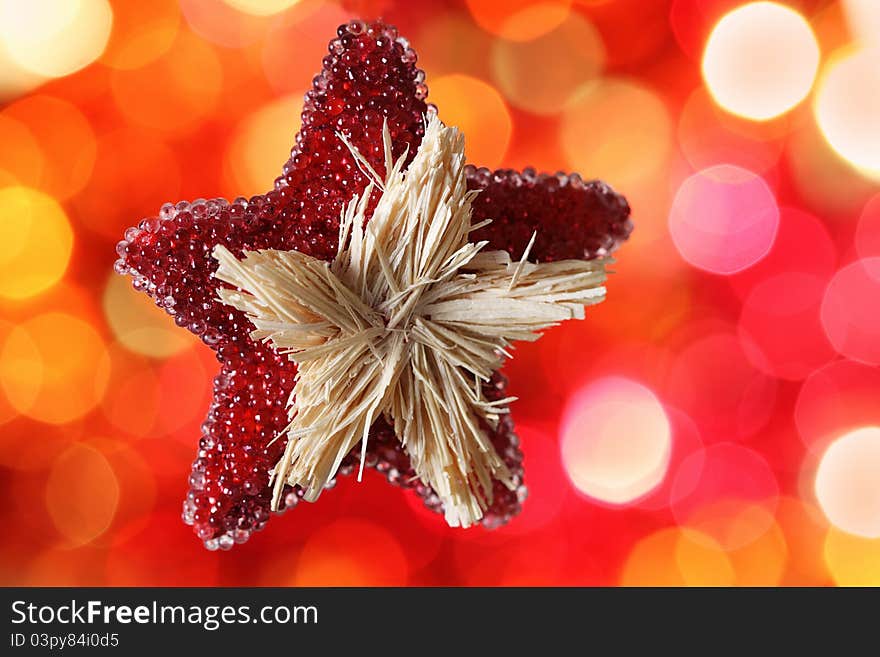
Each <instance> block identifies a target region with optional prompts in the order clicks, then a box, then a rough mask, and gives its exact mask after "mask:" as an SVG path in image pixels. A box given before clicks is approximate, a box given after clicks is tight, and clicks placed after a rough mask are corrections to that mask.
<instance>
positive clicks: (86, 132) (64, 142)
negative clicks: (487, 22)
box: [0, 94, 96, 200]
mask: <svg viewBox="0 0 880 657" xmlns="http://www.w3.org/2000/svg"><path fill="white" fill-rule="evenodd" d="M3 115H4V116H7V117H11V118H13V119H15V120H17V121H19V122H21V124H22V125H24V126H26V127H27V129H28V130H29V131H30V133H31V135H33V137H34V140H35V141H36V144H37V146H38V147H39V149H40V152H41V153H42V155H43V160H44V166H43V167H42V168H43V171H42V175H41V176H40V185H39V187H40V189H41V190H43V191H45V192H46V193H47V194H50V195H52V196H54V197H55V198H56V199H59V200H65V199H67V198H69V197H70V196H73V195H74V194H75V193H76V192H78V191H80V190H81V189H82V188H83V187H84V186H85V184H86V182H87V181H88V179H89V176H90V175H91V173H92V168H93V167H94V165H95V152H96V145H95V133H94V131H93V129H92V126H91V124H90V123H89V120H88V119H87V118H86V117H85V116H84V115H83V113H82V112H81V111H80V110H78V109H77V108H76V106H75V105H73V104H72V103H69V102H67V101H65V100H62V99H60V98H56V97H54V96H49V95H45V94H40V95H31V96H27V97H26V98H22V99H21V100H19V101H16V102H14V103H12V104H11V105H9V106H8V107H6V108H5V109H4V110H3ZM0 167H2V164H0Z"/></svg>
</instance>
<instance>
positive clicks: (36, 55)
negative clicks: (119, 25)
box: [0, 0, 113, 78]
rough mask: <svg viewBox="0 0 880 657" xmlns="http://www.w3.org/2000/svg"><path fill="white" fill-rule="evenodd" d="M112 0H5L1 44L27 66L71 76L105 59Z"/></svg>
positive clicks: (0, 9) (53, 74)
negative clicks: (108, 0) (24, 0)
mask: <svg viewBox="0 0 880 657" xmlns="http://www.w3.org/2000/svg"><path fill="white" fill-rule="evenodd" d="M112 25H113V10H112V9H111V8H110V4H109V3H108V2H107V0H40V2H27V3H22V2H19V1H18V0H2V1H0V42H2V43H3V45H4V46H5V48H6V50H7V51H8V52H9V54H10V56H11V57H12V59H13V60H15V62H16V63H17V64H18V65H19V66H21V67H22V68H24V69H26V70H28V71H31V72H33V73H36V74H38V75H44V76H46V77H53V78H54V77H61V76H64V75H69V74H70V73H73V72H75V71H78V70H80V69H81V68H84V67H86V66H88V65H89V64H91V63H92V62H93V61H94V60H96V59H97V58H98V57H100V55H101V53H102V52H104V48H105V46H106V45H107V39H108V38H109V37H110V28H111V26H112Z"/></svg>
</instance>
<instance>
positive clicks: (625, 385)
mask: <svg viewBox="0 0 880 657" xmlns="http://www.w3.org/2000/svg"><path fill="white" fill-rule="evenodd" d="M560 441H561V445H562V462H563V465H564V466H565V470H566V472H567V473H568V476H569V478H570V479H571V481H572V483H573V484H574V486H575V488H577V489H578V490H579V491H581V492H582V493H584V494H585V495H588V496H589V497H592V498H594V499H597V500H600V501H602V502H607V503H609V504H627V503H630V502H632V501H634V500H636V499H638V498H640V497H642V496H643V495H645V494H646V493H648V492H650V491H651V490H652V489H654V488H655V487H656V486H658V485H659V484H660V482H661V481H663V477H664V476H665V475H666V468H667V466H668V465H669V455H670V452H671V449H672V445H671V442H672V438H671V429H670V426H669V419H668V418H667V417H666V413H665V411H664V410H663V405H662V404H661V403H660V401H659V400H658V399H657V397H656V396H655V395H654V393H652V392H651V391H650V390H649V389H648V388H646V387H645V386H643V385H641V384H639V383H636V382H635V381H630V380H629V379H623V378H618V377H608V378H605V379H600V380H599V381H596V382H595V383H592V384H591V385H589V386H587V387H586V388H584V389H583V390H581V391H580V392H579V393H577V394H576V395H574V397H573V398H572V399H570V400H569V403H568V407H567V409H566V412H565V416H564V419H563V421H562V435H561V438H560Z"/></svg>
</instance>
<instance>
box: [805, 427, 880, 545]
mask: <svg viewBox="0 0 880 657" xmlns="http://www.w3.org/2000/svg"><path fill="white" fill-rule="evenodd" d="M878 473H880V427H863V428H861V429H857V430H855V431H851V432H850V433H847V434H845V435H843V436H841V437H840V438H838V439H837V440H835V441H834V442H833V443H831V444H830V445H829V446H828V449H827V450H825V453H824V454H823V455H822V459H821V460H820V462H819V468H818V470H817V472H816V484H815V490H816V498H817V499H818V500H819V506H820V507H821V508H822V511H823V512H824V513H825V515H826V516H827V518H828V520H829V521H830V522H831V524H832V525H834V526H835V527H837V528H838V529H841V530H843V531H845V532H848V533H850V534H855V535H856V536H862V537H864V538H880V476H878Z"/></svg>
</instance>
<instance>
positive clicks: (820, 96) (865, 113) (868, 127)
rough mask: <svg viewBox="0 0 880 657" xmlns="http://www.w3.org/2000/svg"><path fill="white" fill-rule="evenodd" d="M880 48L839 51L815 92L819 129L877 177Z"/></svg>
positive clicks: (879, 160) (836, 147) (851, 160)
mask: <svg viewBox="0 0 880 657" xmlns="http://www.w3.org/2000/svg"><path fill="white" fill-rule="evenodd" d="M878 59H880V48H876V47H874V48H872V49H864V50H855V51H846V52H843V53H838V54H837V55H835V56H834V57H832V59H831V60H830V61H829V62H828V63H827V64H826V65H825V70H824V72H823V75H822V78H821V80H820V81H819V88H818V90H817V92H816V100H815V112H816V120H817V122H818V123H819V129H820V130H821V131H822V134H823V135H824V136H825V139H826V140H827V141H828V143H829V144H830V145H831V148H833V149H834V150H835V151H836V152H837V154H838V155H840V156H841V157H842V158H843V159H845V160H846V161H847V162H849V163H850V164H852V165H853V166H855V167H856V168H858V169H859V170H861V171H862V172H863V173H865V174H866V175H868V176H870V177H871V178H875V179H880V121H877V116H878V115H880V67H878V66H877V61H878Z"/></svg>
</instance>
